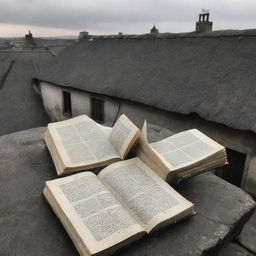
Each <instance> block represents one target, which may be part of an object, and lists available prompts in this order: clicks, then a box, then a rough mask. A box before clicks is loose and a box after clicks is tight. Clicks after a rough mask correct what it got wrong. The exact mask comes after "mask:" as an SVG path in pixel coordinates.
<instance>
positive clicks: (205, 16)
mask: <svg viewBox="0 0 256 256" xmlns="http://www.w3.org/2000/svg"><path fill="white" fill-rule="evenodd" d="M209 16H210V12H209V10H208V9H202V12H201V13H200V14H199V21H198V22H197V23H196V32H209V31H212V22H211V21H209Z"/></svg>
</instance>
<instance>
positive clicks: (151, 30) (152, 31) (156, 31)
mask: <svg viewBox="0 0 256 256" xmlns="http://www.w3.org/2000/svg"><path fill="white" fill-rule="evenodd" d="M150 33H151V34H158V33H159V31H158V29H157V28H156V26H155V25H154V27H153V28H151V29H150Z"/></svg>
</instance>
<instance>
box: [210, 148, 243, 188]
mask: <svg viewBox="0 0 256 256" xmlns="http://www.w3.org/2000/svg"><path fill="white" fill-rule="evenodd" d="M226 151H227V157H228V163H229V164H227V165H223V166H221V167H219V168H217V169H216V173H215V174H216V175H217V176H219V177H221V178H222V179H224V180H226V181H228V182H230V183H232V184H233V185H236V186H237V187H240V186H241V181H242V177H243V172H244V165H245V160H246V154H243V153H241V152H238V151H235V150H232V149H229V148H226Z"/></svg>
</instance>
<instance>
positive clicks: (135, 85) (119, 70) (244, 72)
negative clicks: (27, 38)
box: [37, 30, 256, 132]
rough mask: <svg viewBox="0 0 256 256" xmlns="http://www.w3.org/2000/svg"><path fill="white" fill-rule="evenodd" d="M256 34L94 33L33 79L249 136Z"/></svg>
mask: <svg viewBox="0 0 256 256" xmlns="http://www.w3.org/2000/svg"><path fill="white" fill-rule="evenodd" d="M255 63H256V30H243V31H214V32H208V33H199V34H198V33H184V34H168V33H166V34H154V35H151V34H148V35H141V36H136V35H130V36H125V35H118V36H98V37H92V38H91V39H89V40H82V41H80V42H79V43H76V44H73V45H71V46H70V47H68V48H66V49H65V50H64V51H63V52H62V53H61V54H60V55H59V56H58V57H57V58H56V62H55V63H54V65H51V66H49V67H48V68H47V69H46V70H44V71H43V72H42V73H41V74H40V75H38V76H37V78H38V79H40V80H45V81H49V82H52V83H54V84H57V85H62V86H67V87H73V88H78V89H81V90H84V91H88V92H93V93H99V94H104V95H109V96H114V97H119V98H123V99H127V100H131V101H134V102H140V103H143V104H146V105H150V106H154V107H157V108H159V109H163V110H167V111H172V112H178V113H182V114H189V113H197V114H199V115H200V116H201V117H202V118H204V119H207V120H210V121H214V122H218V123H222V124H225V125H227V126H230V127H233V128H236V129H241V130H252V131H254V132H256V111H255V109H256V100H255V99H256V65H255Z"/></svg>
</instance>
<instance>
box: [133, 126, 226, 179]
mask: <svg viewBox="0 0 256 256" xmlns="http://www.w3.org/2000/svg"><path fill="white" fill-rule="evenodd" d="M136 154H137V156H138V157H139V158H140V159H141V160H142V161H144V162H145V163H147V165H148V166H150V168H151V169H152V170H154V171H155V172H156V173H157V174H158V175H159V176H160V177H162V178H163V179H164V180H166V181H167V182H168V183H177V182H179V181H180V180H183V179H186V178H189V177H191V176H194V175H197V174H199V173H201V172H203V171H206V170H210V169H213V168H215V167H218V166H221V165H224V164H226V163H227V154H226V150H225V148H224V147H223V146H222V145H220V144H219V143H217V142H215V141H214V140H212V139H210V138H209V137H207V136H206V135H205V134H203V133H202V132H200V131H198V130H197V129H191V130H187V131H183V132H180V133H177V134H175V135H172V136H170V137H168V138H165V139H163V140H161V141H158V142H155V143H151V144H149V142H148V139H147V123H146V122H145V123H144V126H143V128H142V133H141V136H140V138H139V143H138V145H137V147H136Z"/></svg>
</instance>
